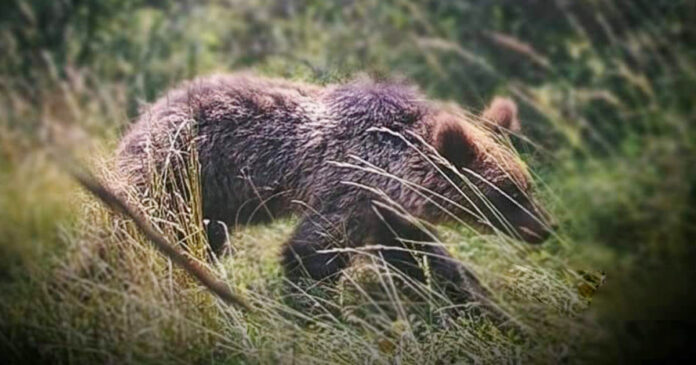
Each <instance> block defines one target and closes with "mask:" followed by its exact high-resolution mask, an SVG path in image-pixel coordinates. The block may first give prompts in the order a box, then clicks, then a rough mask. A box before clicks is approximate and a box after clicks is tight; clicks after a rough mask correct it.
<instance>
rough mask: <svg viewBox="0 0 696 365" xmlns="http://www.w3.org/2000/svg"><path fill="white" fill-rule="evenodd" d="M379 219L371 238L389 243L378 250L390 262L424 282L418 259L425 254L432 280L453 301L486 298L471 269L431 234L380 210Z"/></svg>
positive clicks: (458, 302)
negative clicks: (378, 225)
mask: <svg viewBox="0 0 696 365" xmlns="http://www.w3.org/2000/svg"><path fill="white" fill-rule="evenodd" d="M382 223H383V224H382V227H380V228H379V229H378V230H377V232H376V234H375V241H376V242H377V243H379V244H382V245H385V246H390V247H392V249H390V248H387V249H384V250H382V251H381V254H382V257H384V259H385V261H387V263H388V264H389V265H390V266H392V267H393V268H395V269H397V270H398V271H400V272H402V273H403V274H405V275H407V276H408V277H411V278H413V279H415V280H417V281H420V282H425V278H426V275H425V273H424V272H423V269H422V266H421V265H420V264H419V261H421V259H422V257H427V259H428V266H429V267H430V274H431V276H432V278H433V281H434V284H435V285H436V286H438V287H439V288H440V289H441V290H442V291H443V292H444V294H446V295H447V296H448V297H449V299H450V300H451V301H452V302H453V303H455V304H462V303H466V302H470V301H473V300H476V301H481V302H487V301H489V299H488V298H489V293H488V291H487V290H486V289H485V288H484V287H483V286H482V285H481V283H480V282H479V280H478V279H477V278H476V276H475V275H474V274H473V273H472V272H471V270H469V269H468V268H467V267H466V266H465V265H463V264H462V263H461V262H459V261H457V260H456V259H455V258H453V257H452V255H450V253H449V252H448V251H447V249H445V248H444V247H443V246H442V245H441V244H439V243H437V242H436V240H435V239H434V237H433V236H432V235H430V234H427V233H425V232H423V231H422V230H421V229H420V228H418V227H416V226H414V225H412V224H410V223H408V222H406V221H405V220H403V219H401V218H398V217H394V216H393V215H391V214H388V213H387V214H384V221H383V222H382Z"/></svg>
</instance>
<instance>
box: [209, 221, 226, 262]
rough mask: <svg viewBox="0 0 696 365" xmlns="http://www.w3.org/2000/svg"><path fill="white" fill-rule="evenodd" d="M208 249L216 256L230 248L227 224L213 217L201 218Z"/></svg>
mask: <svg viewBox="0 0 696 365" xmlns="http://www.w3.org/2000/svg"><path fill="white" fill-rule="evenodd" d="M203 224H205V233H206V236H207V238H208V244H209V245H210V251H211V252H212V253H213V254H214V255H215V256H216V257H220V256H223V255H225V254H226V253H227V252H228V251H229V250H230V247H231V245H230V236H229V231H228V228H227V224H225V222H223V221H219V220H215V219H205V220H203Z"/></svg>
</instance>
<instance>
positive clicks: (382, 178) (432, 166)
mask: <svg viewBox="0 0 696 365" xmlns="http://www.w3.org/2000/svg"><path fill="white" fill-rule="evenodd" d="M500 100H502V99H500ZM485 116H486V118H487V119H489V120H491V121H494V122H496V123H499V124H500V125H503V126H505V127H507V128H510V127H515V126H518V124H516V123H518V122H517V115H516V108H515V106H514V103H512V102H511V101H504V102H502V101H497V102H495V103H493V105H492V106H491V107H490V108H489V109H488V110H487V111H486V114H485ZM476 119H477V118H475V117H472V116H467V115H466V113H464V112H463V111H461V110H459V109H458V108H457V107H456V106H451V105H450V106H447V105H444V104H441V103H436V102H429V101H427V100H426V99H425V97H424V96H423V95H422V94H420V93H419V92H418V91H417V90H416V89H415V88H413V87H411V86H408V85H404V84H401V83H380V82H374V81H371V80H366V79H361V80H357V81H354V82H351V83H347V84H344V85H330V86H326V87H318V86H313V85H308V84H302V83H294V82H288V81H284V80H275V79H267V78H261V77H257V76H253V75H247V74H234V75H217V76H210V77H204V78H200V79H196V80H194V81H191V82H188V83H185V84H183V85H182V86H180V87H178V88H176V89H174V90H172V91H170V92H168V93H167V94H166V95H165V96H163V97H162V98H161V99H159V100H158V101H157V102H155V103H154V104H153V105H152V106H151V107H149V109H148V110H147V111H145V112H144V113H143V114H142V116H141V117H140V119H139V120H138V121H137V123H136V124H135V125H134V126H133V127H132V129H131V130H130V131H129V132H128V133H127V135H126V136H125V137H124V139H123V141H122V143H121V145H120V148H119V151H118V166H119V169H120V170H121V171H122V172H124V173H125V174H126V176H127V178H128V181H129V183H131V184H134V185H135V186H137V187H138V188H139V190H140V191H142V192H144V193H146V192H147V190H148V187H149V184H151V181H152V176H153V172H155V171H163V170H168V171H174V172H176V171H177V169H181V168H182V167H181V166H179V163H180V161H181V160H182V158H181V155H182V153H185V151H186V148H185V146H188V145H191V144H192V143H193V145H195V146H196V151H197V155H198V160H199V162H200V168H201V184H202V193H203V197H202V198H203V202H202V204H203V213H204V216H205V218H207V219H209V220H211V221H212V222H218V221H219V222H224V223H225V224H226V225H227V226H228V227H230V228H233V227H235V226H237V225H239V224H248V223H255V222H265V221H268V220H271V219H275V218H278V217H281V216H285V215H287V214H289V213H292V212H295V213H297V214H299V215H300V216H301V220H300V222H299V224H298V226H297V228H296V230H295V232H294V234H293V236H292V237H291V238H290V240H289V241H288V242H287V243H286V244H285V246H284V249H283V254H282V261H283V265H284V267H285V270H286V272H287V275H288V276H289V277H290V278H292V279H297V278H300V277H311V278H314V279H318V280H319V279H326V278H335V277H336V275H337V274H338V273H339V272H340V271H341V269H343V268H344V267H345V266H346V265H347V264H348V262H349V260H348V257H347V256H346V255H345V254H343V253H336V252H324V251H325V250H329V249H331V248H333V247H339V248H344V247H356V246H360V245H364V244H366V243H377V244H381V245H384V246H386V247H395V248H399V247H400V248H403V247H404V246H405V247H407V248H409V249H415V250H418V251H420V252H422V253H423V254H425V255H428V256H430V267H431V270H432V271H433V273H434V274H435V275H434V277H435V278H437V279H438V281H439V282H441V283H442V284H443V285H444V286H445V288H446V289H447V290H448V293H450V294H452V295H453V296H455V297H456V296H461V295H463V296H465V297H466V296H469V295H471V294H476V293H481V292H482V290H481V289H480V288H479V286H478V283H477V281H476V279H475V278H474V277H473V276H472V275H471V274H470V273H469V272H468V271H467V270H466V268H464V267H463V266H461V264H459V263H457V262H456V261H455V260H452V259H451V257H450V256H449V254H448V253H447V251H446V250H445V249H444V248H443V247H441V246H439V245H437V244H433V241H434V240H435V237H434V235H433V234H432V233H431V232H428V231H427V230H424V229H423V225H422V224H420V223H419V222H428V223H439V222H443V221H452V220H461V221H465V222H469V223H474V224H477V225H479V226H486V227H490V228H494V229H497V230H500V231H502V232H504V233H507V234H509V235H512V236H515V237H519V238H522V239H524V240H526V241H529V242H541V241H543V240H544V239H545V238H546V237H547V236H548V235H549V230H548V229H547V227H546V225H545V224H544V222H543V221H544V217H543V213H541V211H540V210H539V209H538V208H537V206H536V205H535V204H534V203H533V202H532V200H531V199H530V197H529V195H528V193H529V189H530V184H529V177H528V174H527V172H526V170H525V167H524V164H523V163H522V162H521V161H520V160H519V159H518V158H517V156H516V155H515V154H514V153H512V152H511V151H510V150H508V149H507V148H506V147H504V145H503V144H501V143H500V142H499V141H498V140H497V139H496V136H495V134H494V133H491V132H490V131H488V130H487V129H485V128H482V127H481V124H482V123H479V122H477V121H476ZM182 151H183V152H182ZM436 151H437V153H436ZM440 156H442V157H444V159H443V158H442V157H440ZM217 231H218V232H219V231H220V229H219V227H218V229H217ZM222 237H224V235H223V236H222ZM209 240H210V243H211V245H212V247H213V249H215V250H216V251H220V249H221V248H222V244H223V243H224V239H222V238H221V237H220V233H218V234H215V233H214V230H212V229H210V228H209ZM381 254H383V255H384V257H385V259H386V260H387V261H388V262H389V263H390V264H392V265H393V266H394V267H396V268H397V269H399V270H401V271H403V272H404V273H406V274H408V275H411V276H412V277H414V278H416V279H418V280H424V277H425V276H424V274H423V272H422V271H421V269H420V268H419V265H418V264H417V261H416V260H415V259H414V257H413V255H412V254H411V253H409V252H406V251H404V250H403V249H402V250H398V249H397V250H389V249H385V250H384V251H383V252H381Z"/></svg>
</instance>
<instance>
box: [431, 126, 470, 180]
mask: <svg viewBox="0 0 696 365" xmlns="http://www.w3.org/2000/svg"><path fill="white" fill-rule="evenodd" d="M433 146H434V147H435V149H436V150H437V152H438V153H439V154H440V155H442V157H444V158H446V159H447V160H448V161H449V162H450V163H452V164H453V165H454V166H455V167H458V168H459V167H464V166H469V165H470V164H471V162H473V161H474V159H475V158H476V149H475V144H474V143H473V141H472V140H471V138H470V137H469V135H468V134H467V133H466V129H465V128H464V126H463V125H462V123H460V122H459V121H457V120H456V119H445V120H440V121H438V123H437V124H436V125H435V128H434V132H433Z"/></svg>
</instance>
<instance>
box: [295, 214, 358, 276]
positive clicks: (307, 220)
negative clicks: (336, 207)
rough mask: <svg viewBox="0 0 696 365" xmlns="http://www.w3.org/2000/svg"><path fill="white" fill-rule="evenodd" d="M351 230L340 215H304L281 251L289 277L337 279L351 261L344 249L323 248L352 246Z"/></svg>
mask: <svg viewBox="0 0 696 365" xmlns="http://www.w3.org/2000/svg"><path fill="white" fill-rule="evenodd" d="M350 236H351V234H350V230H348V229H346V227H345V226H344V224H343V223H342V220H341V219H340V217H337V216H335V217H330V216H327V215H321V214H311V215H308V216H305V217H304V218H303V219H302V220H301V221H300V224H299V225H298V226H297V228H296V229H295V232H294V233H293V235H292V237H291V238H290V240H288V241H287V242H286V243H285V246H284V247H283V251H282V264H283V267H284V269H285V273H286V275H287V277H288V278H289V279H290V280H292V281H294V282H297V281H298V279H300V278H312V279H314V280H326V279H328V280H330V281H335V280H336V279H337V278H338V276H339V274H340V272H341V270H342V269H343V268H345V267H346V266H347V265H348V262H349V259H350V258H349V256H348V254H347V253H345V252H321V251H325V250H331V249H332V248H343V247H346V246H349V242H350V239H351V237H350Z"/></svg>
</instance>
